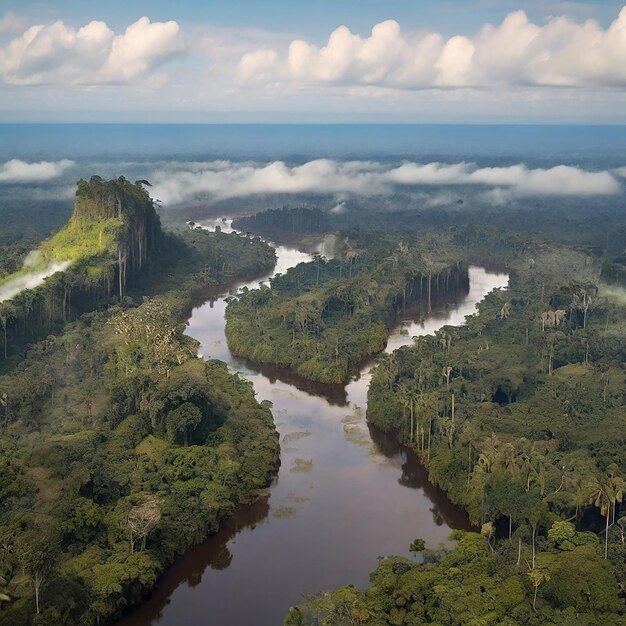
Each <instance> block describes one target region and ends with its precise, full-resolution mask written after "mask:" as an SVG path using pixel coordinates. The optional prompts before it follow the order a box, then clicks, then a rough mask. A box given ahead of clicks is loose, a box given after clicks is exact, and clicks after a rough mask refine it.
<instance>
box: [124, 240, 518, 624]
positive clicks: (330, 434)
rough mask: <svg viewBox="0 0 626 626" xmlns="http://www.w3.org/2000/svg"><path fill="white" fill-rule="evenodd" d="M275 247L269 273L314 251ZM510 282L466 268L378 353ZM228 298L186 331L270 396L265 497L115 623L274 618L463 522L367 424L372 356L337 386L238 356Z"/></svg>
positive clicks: (433, 543) (202, 312)
mask: <svg viewBox="0 0 626 626" xmlns="http://www.w3.org/2000/svg"><path fill="white" fill-rule="evenodd" d="M276 251H277V255H278V264H277V267H276V270H275V272H284V271H285V270H286V269H287V268H288V267H291V266H293V265H295V264H297V263H299V262H301V261H307V260H309V259H310V258H311V256H310V254H308V253H306V252H302V251H299V250H296V249H293V248H288V247H285V246H277V248H276ZM266 278H267V277H266ZM507 281H508V277H507V276H506V275H505V274H496V273H489V272H486V271H485V270H484V269H482V268H479V267H472V268H470V291H469V294H467V295H466V296H465V297H462V298H461V299H460V300H459V301H458V302H456V303H452V304H449V305H447V306H446V307H445V308H443V309H441V310H439V311H435V312H433V313H432V314H431V315H429V316H428V318H427V319H425V320H422V321H415V320H411V319H407V320H404V321H401V322H400V323H399V325H398V327H397V328H396V329H395V330H394V332H393V334H392V336H391V338H390V340H389V345H388V348H387V350H389V351H391V350H394V349H396V348H398V347H400V346H401V345H405V344H407V343H411V341H412V339H411V338H412V337H413V336H417V335H423V334H428V333H433V332H434V331H435V330H437V329H438V328H440V327H441V326H443V325H445V324H462V323H463V322H464V319H465V316H466V315H469V314H471V313H472V312H473V311H474V310H475V306H476V303H477V302H478V301H480V300H481V299H482V298H483V296H484V295H485V294H486V293H488V292H489V291H491V290H492V289H493V288H495V287H503V286H505V285H506V284H507ZM257 284H258V281H254V282H253V283H249V284H248V286H249V287H254V286H256V285H257ZM227 296H228V294H224V295H223V296H222V297H220V298H217V299H216V300H214V301H212V302H208V303H206V304H204V305H202V306H200V307H198V308H196V309H195V310H194V311H193V314H192V316H191V319H190V321H189V329H188V334H189V335H191V336H192V337H194V338H196V339H197V340H198V341H199V342H200V344H201V349H200V351H201V354H202V355H203V356H205V357H206V358H208V357H211V358H217V359H221V360H223V361H225V362H226V363H228V364H229V365H230V366H231V367H232V368H233V369H235V370H238V371H240V372H242V374H243V375H244V376H245V377H246V378H248V379H250V380H251V381H252V382H253V384H254V388H255V390H256V393H257V397H258V399H259V400H270V401H271V402H272V403H273V413H274V417H275V420H276V426H277V428H278V430H279V432H280V435H281V446H282V452H281V458H282V465H281V469H280V472H279V475H278V477H277V478H276V480H275V481H274V483H273V485H272V486H271V489H270V490H269V493H268V494H267V496H266V497H263V498H261V499H260V500H258V501H256V502H255V503H253V504H251V505H247V506H242V507H241V508H240V509H239V511H238V512H237V513H236V514H235V515H234V516H233V517H232V518H231V519H230V520H229V521H228V522H227V523H226V524H225V525H224V527H223V528H222V529H221V530H220V532H219V533H217V534H216V535H215V536H213V537H211V538H210V539H209V540H208V541H207V542H205V543H204V544H203V545H201V546H199V547H197V548H194V549H193V550H190V551H189V552H188V553H187V555H185V556H184V557H183V558H182V559H181V560H180V561H179V562H178V563H177V564H176V565H174V566H173V567H172V568H171V569H170V570H169V571H168V573H167V574H166V576H165V577H164V579H163V581H162V583H161V584H160V585H159V587H158V588H157V589H156V590H155V592H154V595H153V596H152V597H151V598H150V599H149V600H148V601H147V602H146V603H145V604H143V605H142V606H141V607H140V608H139V609H138V610H137V611H136V612H135V613H134V614H132V615H131V616H130V617H129V618H127V619H126V620H124V621H123V622H122V625H123V626H139V625H140V624H141V625H144V624H159V625H167V626H178V625H181V624H184V625H185V626H200V625H203V626H252V625H254V626H279V625H280V624H282V619H283V617H284V615H285V614H286V612H287V610H288V608H289V606H291V605H293V604H295V603H297V602H299V601H301V600H302V598H303V595H306V594H308V593H315V592H318V591H320V590H324V589H329V588H332V587H336V586H338V585H342V584H348V583H354V584H356V585H359V586H366V585H367V575H368V573H369V572H370V571H371V570H372V569H374V567H375V566H376V557H377V556H379V555H387V554H403V555H406V556H408V555H409V553H408V546H409V544H410V542H411V541H412V540H413V539H414V538H415V537H422V538H424V539H425V540H426V542H427V544H428V546H429V547H431V548H434V547H437V545H438V544H439V543H440V542H443V541H445V540H446V537H447V535H448V533H449V531H450V529H452V528H463V527H467V526H468V520H467V517H466V516H465V514H464V512H463V511H461V510H459V509H458V508H456V507H454V506H453V505H452V504H451V503H450V502H449V501H448V500H447V499H446V497H445V495H444V494H443V493H441V492H440V491H438V490H437V489H435V488H434V487H433V486H432V485H431V484H430V483H429V482H428V480H427V476H426V473H425V471H424V470H423V468H422V467H421V466H420V465H419V463H417V461H416V459H415V456H414V455H413V454H412V453H410V452H409V451H407V450H405V449H403V448H402V447H401V446H399V445H398V444H397V443H396V442H394V441H393V440H392V439H391V438H389V437H387V436H385V435H384V434H383V433H381V432H379V431H377V430H375V429H373V428H371V427H368V425H367V424H366V422H365V407H366V400H367V387H368V384H369V381H370V378H371V367H372V365H371V364H369V365H366V366H364V367H363V369H362V371H361V373H360V376H359V377H358V378H357V379H355V380H353V381H351V382H350V383H349V384H348V385H346V386H345V388H344V387H339V386H337V387H327V386H322V385H316V384H314V383H307V382H304V381H301V380H299V379H297V378H295V377H293V376H291V377H290V376H288V375H286V374H285V373H281V372H278V371H276V370H275V369H273V368H258V367H255V366H254V365H252V364H250V363H245V362H243V361H241V360H239V359H237V358H235V357H233V356H232V355H231V354H230V352H229V350H228V346H227V344H226V338H225V335H224V325H225V319H224V311H225V308H226V302H225V297H227Z"/></svg>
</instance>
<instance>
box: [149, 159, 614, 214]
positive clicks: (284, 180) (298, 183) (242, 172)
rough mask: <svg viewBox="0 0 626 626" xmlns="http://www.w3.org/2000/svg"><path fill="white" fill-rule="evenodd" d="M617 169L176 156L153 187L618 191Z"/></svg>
mask: <svg viewBox="0 0 626 626" xmlns="http://www.w3.org/2000/svg"><path fill="white" fill-rule="evenodd" d="M620 178H621V176H620V172H618V171H608V170H605V171H589V170H585V169H582V168H580V167H574V166H569V165H557V166H555V167H550V168H535V169H532V168H529V167H527V166H526V165H524V164H522V163H520V164H517V165H511V166H508V167H479V166H478V165H476V164H473V163H465V162H461V163H437V162H432V163H418V162H408V161H405V162H402V163H400V164H394V165H390V164H383V163H378V162H375V161H336V160H333V159H315V160H313V161H309V162H307V163H304V164H302V165H295V166H290V165H288V164H287V163H285V162H283V161H274V162H271V163H256V162H245V163H233V162H230V161H211V162H206V163H198V162H194V163H182V162H181V163H173V164H171V165H170V166H169V167H162V168H160V169H157V170H156V171H155V172H154V174H153V177H152V183H153V184H154V189H153V192H154V194H155V195H156V197H158V198H160V199H161V200H162V201H164V202H166V203H170V202H180V201H184V200H187V199H189V198H192V197H194V196H200V195H204V196H206V197H209V198H213V199H216V200H223V199H228V198H236V197H247V196H255V195H267V194H303V193H305V194H316V193H317V194H335V195H341V194H350V195H357V196H368V195H388V194H392V193H395V192H397V191H398V190H400V189H405V190H406V189H408V188H418V187H439V188H441V187H446V186H447V187H450V186H460V185H466V186H472V187H478V188H482V189H483V190H484V191H485V192H486V193H491V194H495V195H496V199H505V198H516V197H518V198H519V197H536V196H603V195H604V196H606V195H613V194H617V193H619V192H620V191H621V190H622V182H621V180H620Z"/></svg>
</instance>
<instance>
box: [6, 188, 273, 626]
mask: <svg viewBox="0 0 626 626" xmlns="http://www.w3.org/2000/svg"><path fill="white" fill-rule="evenodd" d="M85 185H86V186H85ZM85 185H81V187H80V188H79V202H78V203H77V213H76V214H75V217H76V218H77V219H79V220H93V219H95V214H93V211H94V210H95V209H96V208H97V210H98V214H100V213H99V212H100V211H104V212H105V215H106V211H108V210H109V209H110V207H109V204H107V203H108V202H109V199H110V197H109V195H108V194H109V192H110V191H111V189H113V190H114V192H115V193H117V194H120V193H122V191H123V190H124V189H126V188H127V185H128V183H126V182H120V181H117V183H116V184H115V185H113V186H111V185H109V184H105V183H102V182H97V184H96V185H95V187H96V192H97V193H96V192H94V194H91V191H90V190H91V189H92V187H91V185H90V184H89V183H86V184H85ZM130 186H131V187H132V188H133V189H132V190H131V191H132V194H131V200H132V201H131V202H129V206H130V207H131V209H132V210H131V216H132V219H138V218H137V215H138V213H137V211H139V210H140V206H141V202H142V198H143V197H144V196H143V193H144V192H143V190H142V189H140V188H138V189H137V190H135V189H134V186H133V185H130ZM92 196H93V197H92ZM114 197H115V194H114ZM113 207H114V208H113V209H111V210H117V209H115V202H114V204H113ZM133 211H135V212H133ZM107 219H117V218H116V217H107ZM57 241H58V240H57ZM163 246H164V247H163V248H162V250H163V255H162V257H161V259H160V263H162V265H159V264H157V265H154V264H152V265H151V266H150V267H144V269H143V270H142V274H141V275H142V276H143V280H142V292H138V291H136V292H132V293H131V295H132V297H127V298H125V299H124V302H123V303H122V304H113V303H112V302H109V303H108V304H109V306H108V307H106V308H102V309H101V310H97V311H92V312H88V313H85V314H83V315H81V316H80V317H78V318H77V319H76V320H75V321H71V322H69V321H68V322H67V323H66V324H65V326H64V327H63V329H62V332H61V333H60V334H59V335H57V336H52V335H51V336H49V337H47V338H46V339H45V340H44V341H42V342H39V343H36V344H34V345H33V346H32V347H31V348H30V349H29V351H28V353H27V355H26V357H25V358H23V359H22V360H21V361H20V362H19V363H17V364H16V366H15V367H14V368H13V369H12V370H10V371H9V372H8V373H7V374H6V375H4V376H0V399H1V403H0V429H1V430H0V549H2V554H3V558H2V559H0V576H1V577H3V580H5V582H6V585H4V583H1V582H0V593H4V589H5V587H6V591H7V594H6V595H7V596H8V597H9V598H10V602H7V601H3V600H0V624H2V625H3V626H4V625H5V624H11V625H12V624H22V623H23V624H26V623H33V624H96V623H103V622H110V621H114V620H116V619H117V618H119V617H120V616H121V615H122V614H123V613H124V612H125V611H127V610H128V608H129V607H131V606H133V605H134V604H136V603H138V602H139V601H140V600H141V599H142V598H143V597H145V595H146V594H147V593H148V592H149V590H150V589H152V587H153V586H154V585H155V583H156V580H157V578H158V576H159V575H160V574H161V573H162V572H163V571H164V569H165V568H166V567H167V566H168V565H169V564H170V563H172V562H173V560H174V559H176V558H177V557H178V556H180V555H181V554H182V553H183V552H184V551H185V550H187V549H188V548H189V547H190V546H192V545H195V544H197V543H200V542H201V541H203V540H204V539H206V537H207V536H208V535H210V534H211V533H214V532H215V531H216V530H217V529H218V528H219V526H220V524H221V522H222V520H223V519H224V518H225V517H226V516H227V515H228V514H229V513H231V512H232V511H233V509H234V508H235V506H236V505H237V504H238V503H239V502H240V501H241V500H249V499H250V498H252V497H254V495H255V494H256V493H257V492H258V491H259V490H260V489H262V488H264V487H265V486H267V483H268V481H269V480H270V478H271V477H272V475H273V474H274V472H275V470H276V467H277V464H278V452H279V444H278V435H277V433H276V430H275V427H274V424H273V419H272V415H271V412H270V410H269V408H268V407H266V406H261V405H260V404H259V403H257V402H256V400H255V398H254V392H253V389H252V386H251V384H250V383H249V382H247V381H244V380H243V379H242V378H241V377H240V376H238V375H234V374H231V373H230V372H229V371H228V369H227V367H226V366H225V365H224V364H223V363H220V362H217V361H210V362H207V363H205V362H204V361H202V360H200V359H198V358H197V357H196V354H197V344H196V342H194V341H193V340H191V339H190V338H188V337H186V336H185V335H184V328H185V327H184V323H183V322H184V319H185V316H186V315H187V313H188V311H189V310H190V309H191V307H192V306H193V305H194V303H195V301H196V298H199V297H205V294H206V293H207V291H209V290H210V289H211V288H214V287H215V285H218V284H221V282H222V281H228V280H230V279H231V278H233V277H235V276H245V275H248V274H251V273H254V272H259V271H267V269H269V268H270V267H271V266H272V264H273V263H274V260H275V256H274V253H273V251H272V250H271V248H270V247H269V246H267V244H264V243H263V242H261V241H260V240H258V239H256V240H254V241H252V242H251V240H249V239H246V238H241V237H238V236H237V235H227V234H223V233H207V232H188V231H181V232H180V233H179V234H178V235H176V236H165V235H164V236H163ZM159 267H160V268H161V270H162V271H164V272H167V273H166V274H165V275H163V276H162V277H161V278H158V277H157V276H156V275H155V274H153V272H155V270H156V268H159ZM66 278H67V275H66ZM38 291H39V290H34V292H35V293H37V292H38ZM85 306H87V304H86V303H85ZM21 324H22V322H20V325H21ZM42 529H45V530H46V532H45V533H44V532H43V531H42ZM55 546H58V549H57V548H55ZM5 556H6V558H5ZM35 583H36V584H35ZM36 590H37V593H36ZM37 598H38V600H39V605H40V607H39V608H40V612H39V613H37V612H36V599H37Z"/></svg>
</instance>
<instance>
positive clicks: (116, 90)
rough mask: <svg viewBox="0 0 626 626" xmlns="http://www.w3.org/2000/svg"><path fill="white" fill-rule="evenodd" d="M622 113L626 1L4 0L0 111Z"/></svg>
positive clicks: (444, 117)
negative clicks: (16, 0) (33, 0)
mask: <svg viewBox="0 0 626 626" xmlns="http://www.w3.org/2000/svg"><path fill="white" fill-rule="evenodd" d="M20 121H24V122H72V121H77V122H192V123H195V122H246V123H255V122H287V123H291V122H298V123H306V122H311V123H317V122H381V123H394V122H402V123H407V122H408V123H572V124H595V123H601V124H626V4H624V2H623V1H619V2H616V1H613V0H595V1H591V2H573V1H556V0H546V1H540V0H518V1H517V2H513V1H510V0H443V1H440V2H432V1H430V0H428V1H427V0H384V1H383V0H377V1H374V0H316V1H315V2H311V0H308V1H303V0H266V1H265V2H258V0H230V1H229V2H217V1H205V2H197V1H195V0H177V1H176V2H172V1H171V0H150V1H149V2H147V1H144V0H135V1H133V2H128V1H126V2H122V1H120V0H108V1H107V2H97V3H96V2H91V1H88V0H83V1H78V0H55V1H54V2H52V1H50V2H41V1H40V2H32V1H29V0H22V1H21V2H19V3H18V2H15V1H13V0H0V122H20Z"/></svg>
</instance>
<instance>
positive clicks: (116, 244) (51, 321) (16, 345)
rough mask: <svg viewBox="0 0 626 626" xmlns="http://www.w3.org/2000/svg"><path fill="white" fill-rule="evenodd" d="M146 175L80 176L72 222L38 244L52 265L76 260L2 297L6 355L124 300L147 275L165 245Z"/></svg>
mask: <svg viewBox="0 0 626 626" xmlns="http://www.w3.org/2000/svg"><path fill="white" fill-rule="evenodd" d="M146 182H147V181H137V182H136V183H134V184H133V183H130V182H129V181H127V180H126V179H125V178H123V177H120V178H118V179H115V180H110V181H104V180H103V179H102V178H100V177H99V176H92V177H91V179H90V180H89V182H87V181H85V180H80V181H78V184H77V189H76V203H75V206H74V211H73V214H72V216H71V218H70V220H69V222H68V223H67V224H66V225H65V227H64V228H62V229H61V230H60V231H59V232H57V233H56V234H55V235H53V236H52V237H51V238H49V239H48V240H46V241H45V242H44V243H43V244H42V245H41V246H40V248H39V251H38V252H39V255H40V257H41V262H42V263H43V264H44V265H48V264H52V263H64V264H68V263H69V264H70V266H69V268H68V269H67V270H66V271H64V272H58V273H56V274H54V275H53V276H50V277H49V278H48V279H47V280H46V281H45V283H44V284H43V285H42V286H41V287H39V288H37V289H33V290H25V291H23V292H21V293H19V294H17V295H16V296H15V297H14V298H12V300H11V301H9V302H4V303H2V304H0V323H1V324H2V327H3V334H2V337H3V338H2V341H3V343H4V346H3V353H4V355H5V357H6V356H7V355H9V354H11V353H14V352H15V351H17V350H19V349H20V348H21V347H22V346H24V345H25V344H27V343H29V342H32V341H36V340H37V339H40V338H42V337H45V336H46V335H47V334H49V333H51V332H54V331H55V330H58V329H59V328H61V327H62V326H63V324H65V323H66V322H68V321H70V320H73V319H76V317H77V316H79V315H80V314H82V313H84V312H86V311H91V310H93V309H95V308H98V307H99V306H102V305H103V304H104V303H105V302H107V301H109V300H111V298H112V297H113V296H116V297H117V299H118V301H120V300H122V299H123V298H124V297H125V296H126V294H127V293H128V288H129V286H131V285H132V284H133V283H134V281H135V280H136V279H137V278H138V277H139V276H140V275H143V276H145V275H146V271H144V270H147V269H148V268H147V266H148V265H149V264H150V260H151V258H152V257H153V253H154V251H155V250H157V249H159V248H161V249H162V248H163V246H164V244H165V236H164V234H163V232H162V230H161V226H160V222H159V218H158V216H157V214H156V212H155V210H154V206H153V203H152V200H151V198H150V196H149V194H148V192H147V191H146V189H145V188H144V185H145V184H146ZM9 278H10V277H9Z"/></svg>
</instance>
